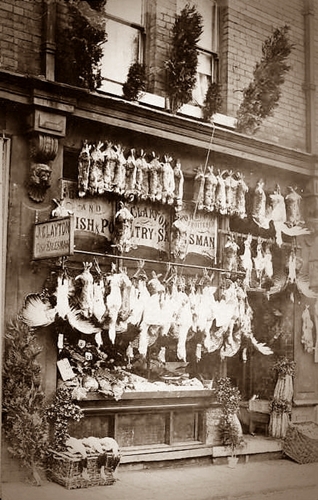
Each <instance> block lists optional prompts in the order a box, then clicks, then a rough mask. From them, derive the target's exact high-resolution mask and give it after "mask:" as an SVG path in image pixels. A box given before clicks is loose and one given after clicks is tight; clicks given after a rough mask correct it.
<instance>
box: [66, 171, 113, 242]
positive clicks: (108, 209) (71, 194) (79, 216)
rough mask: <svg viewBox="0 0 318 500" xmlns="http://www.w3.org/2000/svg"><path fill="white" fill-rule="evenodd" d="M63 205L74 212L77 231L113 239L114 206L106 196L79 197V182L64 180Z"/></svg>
mask: <svg viewBox="0 0 318 500" xmlns="http://www.w3.org/2000/svg"><path fill="white" fill-rule="evenodd" d="M62 199H63V207H64V208H65V209H66V210H69V211H70V212H72V213H73V214H74V230H75V232H88V233H94V234H95V235H98V236H103V237H104V238H107V240H109V241H110V240H111V235H112V233H113V232H114V221H113V216H114V207H113V203H112V202H111V201H109V200H107V198H106V197H103V196H99V197H95V198H93V197H92V198H90V197H89V196H85V197H84V198H79V197H78V195H77V184H76V183H75V182H72V181H65V180H63V181H62Z"/></svg>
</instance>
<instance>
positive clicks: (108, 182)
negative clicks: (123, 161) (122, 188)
mask: <svg viewBox="0 0 318 500" xmlns="http://www.w3.org/2000/svg"><path fill="white" fill-rule="evenodd" d="M117 162H118V155H117V153H116V151H115V150H114V148H113V144H112V143H111V142H107V145H106V149H105V151H104V168H103V172H104V174H103V178H104V189H105V191H107V192H109V191H112V188H113V180H114V175H115V167H116V164H117Z"/></svg>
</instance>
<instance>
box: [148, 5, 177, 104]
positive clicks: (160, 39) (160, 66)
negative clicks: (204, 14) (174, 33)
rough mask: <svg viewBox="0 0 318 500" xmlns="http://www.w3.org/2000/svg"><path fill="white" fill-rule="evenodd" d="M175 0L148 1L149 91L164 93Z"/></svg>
mask: <svg viewBox="0 0 318 500" xmlns="http://www.w3.org/2000/svg"><path fill="white" fill-rule="evenodd" d="M176 3H177V2H176V0H157V1H156V2H149V19H148V23H149V24H148V35H147V40H148V52H147V55H146V58H147V62H148V64H149V90H150V92H153V93H156V94H159V95H165V78H166V72H165V61H166V60H167V59H168V57H169V44H170V37H171V30H172V27H173V24H174V21H175V15H176Z"/></svg>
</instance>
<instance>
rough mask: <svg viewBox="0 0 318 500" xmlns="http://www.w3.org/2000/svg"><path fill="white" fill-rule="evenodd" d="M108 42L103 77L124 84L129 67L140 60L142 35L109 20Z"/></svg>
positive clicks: (103, 63) (103, 59)
mask: <svg viewBox="0 0 318 500" xmlns="http://www.w3.org/2000/svg"><path fill="white" fill-rule="evenodd" d="M106 31H107V35H108V41H107V42H106V43H105V44H104V55H103V58H102V77H103V78H107V79H108V80H112V81H115V82H118V83H124V82H125V81H126V78H127V73H128V69H129V66H130V65H131V64H132V63H133V62H135V61H137V60H138V53H139V39H140V33H139V31H138V30H136V29H134V28H131V27H130V26H126V25H124V24H120V23H117V22H115V21H112V20H110V19H108V21H107V25H106Z"/></svg>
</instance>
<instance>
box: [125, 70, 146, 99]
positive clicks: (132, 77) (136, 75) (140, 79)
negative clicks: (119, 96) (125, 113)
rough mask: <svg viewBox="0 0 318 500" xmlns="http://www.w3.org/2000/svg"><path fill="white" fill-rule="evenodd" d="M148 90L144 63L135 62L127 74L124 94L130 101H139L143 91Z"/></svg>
mask: <svg viewBox="0 0 318 500" xmlns="http://www.w3.org/2000/svg"><path fill="white" fill-rule="evenodd" d="M145 90H146V69H145V66H144V64H141V63H138V62H135V63H133V64H132V65H131V66H130V68H129V70H128V75H127V80H126V82H125V83H124V85H123V96H124V98H125V99H127V100H128V101H138V99H140V97H141V95H142V93H143V92H144V91H145Z"/></svg>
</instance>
